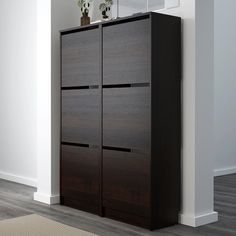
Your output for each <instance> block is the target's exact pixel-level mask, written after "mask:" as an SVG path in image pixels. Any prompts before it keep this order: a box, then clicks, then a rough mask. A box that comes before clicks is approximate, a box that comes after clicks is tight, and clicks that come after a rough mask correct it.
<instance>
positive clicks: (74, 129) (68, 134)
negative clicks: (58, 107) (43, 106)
mask: <svg viewBox="0 0 236 236" xmlns="http://www.w3.org/2000/svg"><path fill="white" fill-rule="evenodd" d="M100 107H101V95H100V90H99V89H85V90H63V91H62V142H69V143H82V144H93V145H98V144H99V145H100V140H101V138H100V135H101V131H100V127H101V124H100V121H101V119H100V114H101V113H100Z"/></svg>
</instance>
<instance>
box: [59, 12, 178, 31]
mask: <svg viewBox="0 0 236 236" xmlns="http://www.w3.org/2000/svg"><path fill="white" fill-rule="evenodd" d="M152 15H165V14H162V13H156V12H146V13H137V14H133V15H131V16H127V17H121V18H117V19H113V20H109V21H101V22H97V23H92V24H90V25H85V26H78V27H74V28H69V29H64V30H61V31H60V33H61V35H64V34H69V33H75V32H77V31H84V30H89V29H93V28H98V27H99V26H100V25H102V26H107V25H113V24H114V25H115V24H119V23H123V22H127V21H136V20H141V19H148V18H151V16H152ZM166 16H168V17H174V18H179V17H175V16H171V15H166Z"/></svg>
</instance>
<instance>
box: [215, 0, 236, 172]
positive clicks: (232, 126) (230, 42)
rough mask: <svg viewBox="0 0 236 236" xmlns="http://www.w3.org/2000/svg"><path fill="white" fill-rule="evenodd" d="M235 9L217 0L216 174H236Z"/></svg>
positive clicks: (224, 0)
mask: <svg viewBox="0 0 236 236" xmlns="http://www.w3.org/2000/svg"><path fill="white" fill-rule="evenodd" d="M235 9H236V1H235V0H215V148H214V149H215V166H214V169H215V175H224V174H231V173H236V105H235V101H236V66H235V58H236V47H235V42H236V30H235V27H234V22H235V21H236V15H235Z"/></svg>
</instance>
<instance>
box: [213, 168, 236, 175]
mask: <svg viewBox="0 0 236 236" xmlns="http://www.w3.org/2000/svg"><path fill="white" fill-rule="evenodd" d="M231 174H236V166H232V167H228V168H222V169H216V170H214V176H215V177H217V176H223V175H231Z"/></svg>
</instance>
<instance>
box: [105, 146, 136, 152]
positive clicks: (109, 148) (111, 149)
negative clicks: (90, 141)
mask: <svg viewBox="0 0 236 236" xmlns="http://www.w3.org/2000/svg"><path fill="white" fill-rule="evenodd" d="M102 148H103V149H104V150H110V151H119V152H132V149H131V148H120V147H109V146H103V147H102Z"/></svg>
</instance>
